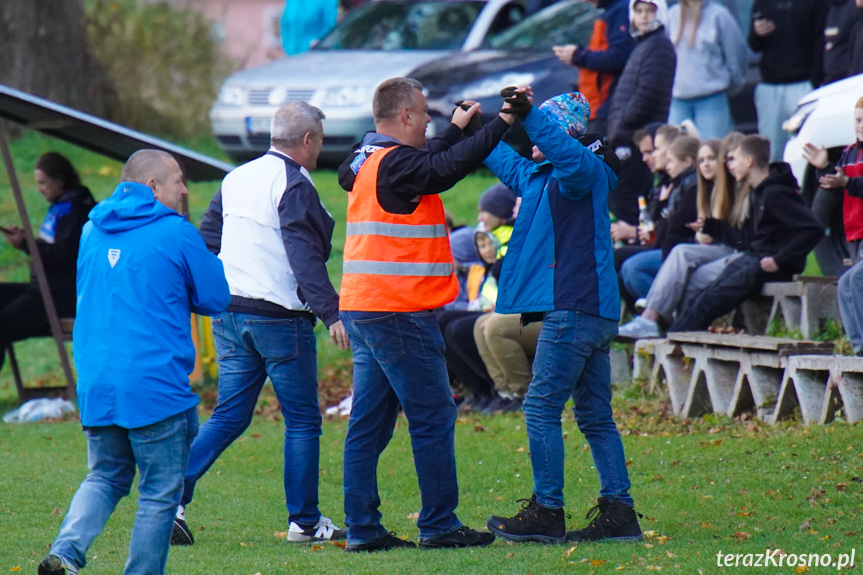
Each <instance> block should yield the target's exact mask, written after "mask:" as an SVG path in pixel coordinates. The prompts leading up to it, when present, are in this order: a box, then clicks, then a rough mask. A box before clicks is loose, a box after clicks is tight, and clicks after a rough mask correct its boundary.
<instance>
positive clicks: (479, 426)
mask: <svg viewBox="0 0 863 575" xmlns="http://www.w3.org/2000/svg"><path fill="white" fill-rule="evenodd" d="M473 430H474V431H476V432H477V433H479V432H481V431H485V427H483V426H482V425H480V424H479V423H477V424H476V425H475V426H474V428H473Z"/></svg>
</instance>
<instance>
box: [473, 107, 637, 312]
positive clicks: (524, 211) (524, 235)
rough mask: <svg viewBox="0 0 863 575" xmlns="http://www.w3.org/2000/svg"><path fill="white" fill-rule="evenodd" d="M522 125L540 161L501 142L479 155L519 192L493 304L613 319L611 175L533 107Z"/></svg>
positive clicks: (616, 302) (516, 309) (501, 309)
mask: <svg viewBox="0 0 863 575" xmlns="http://www.w3.org/2000/svg"><path fill="white" fill-rule="evenodd" d="M523 125H524V128H525V130H526V131H527V134H528V136H530V139H531V141H533V143H534V144H536V146H537V147H539V149H540V150H542V152H543V153H544V154H545V156H546V159H547V161H545V162H543V163H541V164H538V165H537V164H535V163H533V162H531V161H529V160H527V159H525V158H523V157H522V156H520V155H518V154H517V153H516V152H515V151H513V149H512V148H510V147H509V146H508V145H506V144H503V143H501V144H498V146H497V147H496V148H495V150H494V151H493V152H492V153H491V154H490V155H489V156H488V158H486V160H485V163H486V165H487V166H488V167H489V168H490V169H491V171H492V172H494V173H495V175H496V176H497V177H498V178H500V180H501V181H502V182H503V183H504V184H506V185H507V186H509V187H510V188H511V189H513V190H514V191H515V192H516V193H517V194H518V195H519V196H521V198H522V199H521V207H520V208H519V210H518V217H517V218H516V219H515V229H514V230H513V233H512V238H511V239H510V240H509V249H508V250H507V252H506V257H505V258H504V259H503V270H502V271H501V277H500V285H499V289H498V297H497V307H496V309H495V311H496V312H498V313H504V314H507V313H525V312H543V311H551V310H559V309H570V310H577V311H581V312H584V313H588V314H591V315H595V316H599V317H603V318H606V319H611V320H614V321H618V320H619V319H620V296H619V293H618V291H617V275H616V274H615V271H614V259H613V256H612V245H611V236H610V235H609V233H608V230H609V229H610V226H611V221H610V219H609V216H608V192H609V191H610V190H611V189H613V188H614V187H615V186H616V185H617V176H616V175H615V174H614V172H613V171H612V170H611V168H609V167H608V166H607V165H606V164H605V163H604V162H603V161H602V160H601V159H600V158H599V157H598V156H596V155H595V154H593V153H592V152H591V151H590V150H588V149H587V148H585V147H584V146H583V145H581V144H580V143H579V142H578V141H577V140H575V139H574V138H571V137H570V136H568V135H567V134H566V132H564V131H563V130H562V129H560V128H559V127H558V126H557V124H555V123H554V122H553V121H552V120H551V119H550V118H548V116H546V114H545V113H544V112H543V111H542V110H540V109H538V108H533V109H532V110H531V112H530V114H528V116H527V118H525V120H524V122H523Z"/></svg>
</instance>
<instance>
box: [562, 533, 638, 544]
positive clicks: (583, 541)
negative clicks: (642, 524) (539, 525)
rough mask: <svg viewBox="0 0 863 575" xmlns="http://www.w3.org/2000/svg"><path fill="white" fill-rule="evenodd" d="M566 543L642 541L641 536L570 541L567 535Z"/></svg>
mask: <svg viewBox="0 0 863 575" xmlns="http://www.w3.org/2000/svg"><path fill="white" fill-rule="evenodd" d="M565 539H566V541H568V542H570V543H600V542H602V541H609V542H611V543H638V542H639V541H642V540H643V539H644V536H643V535H640V534H639V535H625V536H622V537H606V538H604V539H570V537H569V535H567V536H566V538H565Z"/></svg>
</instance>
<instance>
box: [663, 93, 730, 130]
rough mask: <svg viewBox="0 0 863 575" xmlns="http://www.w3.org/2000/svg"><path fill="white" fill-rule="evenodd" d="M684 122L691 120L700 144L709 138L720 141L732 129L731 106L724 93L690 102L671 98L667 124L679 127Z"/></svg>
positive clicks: (694, 99)
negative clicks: (699, 138)
mask: <svg viewBox="0 0 863 575" xmlns="http://www.w3.org/2000/svg"><path fill="white" fill-rule="evenodd" d="M684 120H692V122H693V123H694V124H695V128H696V129H697V130H698V134H699V136H700V137H701V141H702V142H705V141H707V140H709V139H711V138H717V139H719V140H721V139H722V138H724V137H725V136H726V135H728V132H730V131H731V130H732V129H734V123H733V122H732V120H731V106H730V105H729V104H728V95H727V94H726V93H725V92H718V93H716V94H711V95H709V96H704V97H702V98H692V99H691V100H684V99H681V98H672V99H671V108H670V109H669V111H668V123H669V124H674V125H675V126H679V125H680V124H681V122H683V121H684Z"/></svg>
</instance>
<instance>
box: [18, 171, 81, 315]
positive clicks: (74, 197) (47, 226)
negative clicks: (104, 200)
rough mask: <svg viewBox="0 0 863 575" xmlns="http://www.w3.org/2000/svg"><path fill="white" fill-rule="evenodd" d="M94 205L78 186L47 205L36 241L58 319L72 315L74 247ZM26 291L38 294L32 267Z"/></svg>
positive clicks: (73, 306) (24, 247) (76, 245)
mask: <svg viewBox="0 0 863 575" xmlns="http://www.w3.org/2000/svg"><path fill="white" fill-rule="evenodd" d="M95 205H96V200H94V199H93V196H92V194H91V193H90V190H88V189H87V188H85V187H83V186H81V187H78V188H72V189H70V190H66V191H65V192H63V195H61V196H60V197H59V198H57V200H56V201H55V202H54V203H53V204H51V207H50V208H49V209H48V214H47V215H46V216H45V220H44V221H43V222H42V227H41V229H40V231H39V237H37V238H36V247H37V249H38V250H39V256H40V257H41V258H42V265H43V266H44V267H45V276H46V277H47V279H48V285H49V286H50V287H51V294H52V295H53V296H54V299H55V300H56V301H55V302H54V303H55V305H56V306H57V311H58V312H59V313H60V315H62V316H72V315H75V279H76V276H77V264H78V245H79V244H80V243H81V230H82V229H83V228H84V224H86V223H87V219H88V216H89V214H90V210H91V209H93V206H95ZM21 251H23V252H25V253H30V252H29V248H28V247H27V244H26V243H24V244H22V245H21ZM28 289H30V290H34V291H36V292H38V291H39V282H38V278H37V276H36V268H35V267H34V266H32V265H31V266H30V287H29V288H28Z"/></svg>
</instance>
